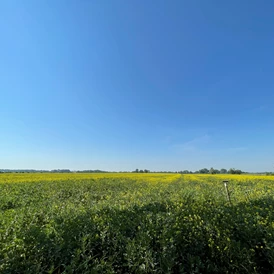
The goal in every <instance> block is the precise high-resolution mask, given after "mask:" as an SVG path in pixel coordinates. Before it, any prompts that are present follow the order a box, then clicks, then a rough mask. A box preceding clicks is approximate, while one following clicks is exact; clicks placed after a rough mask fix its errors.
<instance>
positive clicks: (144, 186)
mask: <svg viewBox="0 0 274 274" xmlns="http://www.w3.org/2000/svg"><path fill="white" fill-rule="evenodd" d="M224 179H228V180H229V181H230V182H229V190H230V194H231V204H230V203H229V202H228V201H227V197H226V195H225V190H224V185H223V184H222V180H224ZM273 208H274V179H273V177H271V176H269V177H265V176H245V175H242V176H237V175H235V176H233V175H227V176H225V175H224V176H222V175H216V176H206V175H204V176H201V175H178V174H142V175H140V174H119V173H117V174H98V175H97V174H92V175H91V174H54V175H52V174H0V273H12V274H14V273H274V212H273Z"/></svg>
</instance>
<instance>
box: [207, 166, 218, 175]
mask: <svg viewBox="0 0 274 274" xmlns="http://www.w3.org/2000/svg"><path fill="white" fill-rule="evenodd" d="M218 172H219V170H217V169H214V168H213V167H212V168H211V169H210V170H209V173H210V174H216V173H218Z"/></svg>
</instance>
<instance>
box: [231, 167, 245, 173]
mask: <svg viewBox="0 0 274 274" xmlns="http://www.w3.org/2000/svg"><path fill="white" fill-rule="evenodd" d="M228 173H229V174H242V173H243V171H241V170H240V169H235V168H230V169H229V171H228Z"/></svg>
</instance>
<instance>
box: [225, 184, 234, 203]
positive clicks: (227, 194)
mask: <svg viewBox="0 0 274 274" xmlns="http://www.w3.org/2000/svg"><path fill="white" fill-rule="evenodd" d="M223 183H224V185H225V191H226V196H227V200H228V202H229V203H230V205H232V203H231V199H230V192H229V190H228V185H227V184H228V181H223Z"/></svg>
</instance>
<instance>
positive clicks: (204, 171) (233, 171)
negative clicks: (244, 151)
mask: <svg viewBox="0 0 274 274" xmlns="http://www.w3.org/2000/svg"><path fill="white" fill-rule="evenodd" d="M179 173H181V174H242V173H245V172H244V171H242V170H240V169H235V168H230V169H229V170H227V169H225V168H221V169H220V170H218V169H215V168H213V167H212V168H210V169H207V168H202V169H200V170H197V171H194V172H192V171H189V170H184V171H180V172H179Z"/></svg>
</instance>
